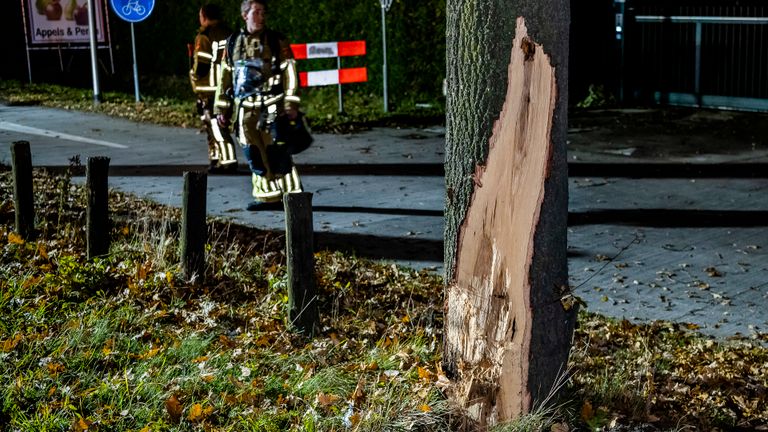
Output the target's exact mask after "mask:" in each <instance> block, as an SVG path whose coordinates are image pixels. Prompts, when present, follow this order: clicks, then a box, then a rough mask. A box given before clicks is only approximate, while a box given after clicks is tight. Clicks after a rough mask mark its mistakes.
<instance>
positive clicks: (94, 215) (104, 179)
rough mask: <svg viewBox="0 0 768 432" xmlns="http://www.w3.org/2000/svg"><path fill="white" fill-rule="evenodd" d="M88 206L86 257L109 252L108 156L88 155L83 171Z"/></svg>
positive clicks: (90, 257) (89, 257) (86, 215)
mask: <svg viewBox="0 0 768 432" xmlns="http://www.w3.org/2000/svg"><path fill="white" fill-rule="evenodd" d="M85 185H86V190H87V195H88V208H87V209H86V212H85V226H86V236H85V237H86V249H87V254H88V259H92V258H94V257H97V256H102V255H106V254H107V253H108V252H109V244H110V241H109V240H110V239H109V158H108V157H103V156H96V157H89V158H88V162H87V165H86V172H85Z"/></svg>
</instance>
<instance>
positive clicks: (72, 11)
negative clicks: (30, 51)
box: [24, 0, 106, 45]
mask: <svg viewBox="0 0 768 432" xmlns="http://www.w3.org/2000/svg"><path fill="white" fill-rule="evenodd" d="M24 1H26V3H27V7H26V12H27V16H28V17H29V30H30V31H29V43H30V45H43V44H79V43H83V44H88V43H89V42H90V36H89V30H90V29H89V28H88V1H87V0H24ZM92 3H93V4H94V6H95V7H96V11H95V12H96V16H95V18H96V40H97V41H98V42H106V37H105V32H104V14H103V13H104V10H103V3H102V0H93V1H92Z"/></svg>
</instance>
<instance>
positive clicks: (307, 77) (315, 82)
mask: <svg viewBox="0 0 768 432" xmlns="http://www.w3.org/2000/svg"><path fill="white" fill-rule="evenodd" d="M366 81H368V69H367V68H365V67H358V68H344V69H330V70H321V71H313V72H299V82H300V83H301V86H302V87H314V86H324V85H334V84H350V83H356V82H366Z"/></svg>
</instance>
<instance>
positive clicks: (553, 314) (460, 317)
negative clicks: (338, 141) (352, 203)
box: [443, 0, 576, 430]
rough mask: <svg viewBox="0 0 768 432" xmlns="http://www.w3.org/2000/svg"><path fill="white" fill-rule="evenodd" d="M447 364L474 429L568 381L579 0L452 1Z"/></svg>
mask: <svg viewBox="0 0 768 432" xmlns="http://www.w3.org/2000/svg"><path fill="white" fill-rule="evenodd" d="M447 18H448V23H447V46H448V52H447V56H446V57H447V85H448V101H447V102H448V103H447V112H446V115H447V135H446V147H447V148H446V167H445V172H446V189H447V200H446V231H445V268H446V317H445V347H444V348H445V351H444V360H443V369H444V371H445V373H446V376H447V377H448V378H449V379H451V381H452V386H451V391H450V394H451V397H452V399H454V400H455V401H457V402H458V403H459V404H460V406H463V407H464V408H465V409H466V413H467V414H468V418H469V419H470V421H471V422H472V423H474V424H472V425H471V426H472V428H473V429H474V428H479V429H481V430H484V429H485V428H487V427H489V426H492V425H494V424H497V423H499V422H504V421H507V420H510V419H513V418H516V417H518V416H520V415H522V414H526V413H528V412H530V411H531V410H533V409H534V408H535V407H537V406H539V405H540V404H542V403H544V401H545V400H547V397H548V396H549V395H551V394H554V393H555V392H556V387H557V383H558V378H559V377H562V376H563V375H564V373H565V367H566V363H567V360H568V353H569V350H570V347H571V339H572V335H573V328H574V325H575V319H576V311H575V309H574V308H572V307H571V306H570V303H568V302H567V301H564V300H567V299H566V298H564V296H566V295H567V292H566V291H567V290H566V287H567V282H568V281H567V279H568V269H567V261H566V242H567V240H566V233H567V217H568V173H567V160H566V154H565V151H566V142H565V139H566V131H567V124H566V116H567V89H568V87H567V82H566V80H567V76H568V68H567V63H568V55H567V54H568V23H569V2H568V1H567V0H535V1H534V0H513V1H505V2H502V1H499V0H478V1H468V0H457V1H453V2H448V7H447Z"/></svg>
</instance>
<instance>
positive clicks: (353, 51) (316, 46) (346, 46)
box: [291, 40, 365, 60]
mask: <svg viewBox="0 0 768 432" xmlns="http://www.w3.org/2000/svg"><path fill="white" fill-rule="evenodd" d="M291 51H293V57H294V58H295V59H296V60H305V59H316V58H332V57H351V56H361V55H365V41H364V40H361V41H348V42H322V43H306V44H292V45H291Z"/></svg>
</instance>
